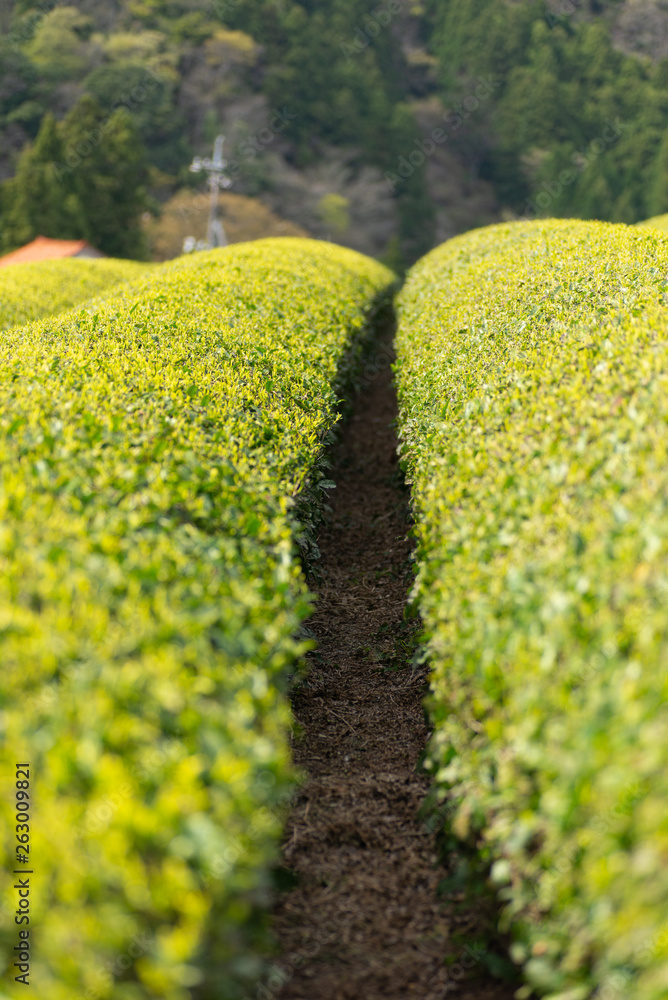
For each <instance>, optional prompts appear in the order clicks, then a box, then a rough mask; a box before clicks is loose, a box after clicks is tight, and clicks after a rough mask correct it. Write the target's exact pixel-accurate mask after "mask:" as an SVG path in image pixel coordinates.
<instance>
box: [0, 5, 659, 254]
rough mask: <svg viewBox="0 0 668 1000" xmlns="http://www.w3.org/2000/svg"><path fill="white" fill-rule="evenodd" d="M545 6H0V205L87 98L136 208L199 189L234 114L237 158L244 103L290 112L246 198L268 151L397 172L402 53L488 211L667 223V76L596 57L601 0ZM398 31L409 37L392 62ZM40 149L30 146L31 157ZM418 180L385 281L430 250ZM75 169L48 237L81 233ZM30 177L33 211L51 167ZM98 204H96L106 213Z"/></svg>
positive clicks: (303, 164) (405, 92)
mask: <svg viewBox="0 0 668 1000" xmlns="http://www.w3.org/2000/svg"><path fill="white" fill-rule="evenodd" d="M549 3H550V4H552V5H553V6H552V7H550V6H548V0H423V2H422V3H420V4H414V3H411V4H408V3H407V2H406V0H380V2H379V3H376V4H371V5H370V4H369V3H368V0H299V2H297V0H115V2H114V3H113V4H99V3H97V2H96V0H69V2H65V3H58V2H57V0H16V2H14V3H13V4H12V3H9V2H8V0H0V23H1V24H2V25H3V27H4V32H3V34H2V37H1V39H0V181H3V180H4V181H5V187H6V188H7V182H9V183H10V184H13V183H14V182H13V181H11V182H10V181H9V179H10V178H12V177H14V175H15V174H17V172H20V171H21V170H22V171H23V172H24V175H25V171H26V170H27V169H28V167H27V166H26V164H28V163H29V162H32V160H31V157H32V158H33V159H34V157H36V156H38V153H39V149H40V148H41V146H42V145H44V144H46V143H47V140H48V142H52V141H53V122H52V123H51V124H49V125H48V128H47V126H46V122H47V118H48V116H49V115H52V116H53V118H54V119H55V121H56V122H59V123H62V122H63V121H64V120H65V119H66V118H67V116H68V115H70V114H72V113H73V112H74V109H75V108H76V107H79V106H80V102H81V101H82V99H83V98H84V97H85V96H86V95H89V96H91V97H93V98H94V99H95V101H96V102H97V104H98V105H99V109H100V113H101V114H102V115H103V116H106V118H110V117H111V116H113V115H115V114H116V113H117V112H119V111H122V110H123V109H125V112H126V115H127V116H129V118H130V119H131V120H132V122H133V125H134V128H135V130H136V132H137V134H138V135H139V136H140V137H141V143H143V145H144V147H145V154H146V158H147V162H148V165H149V177H148V182H147V180H146V179H145V177H144V175H143V174H142V171H141V170H138V169H136V167H135V166H132V165H131V166H130V167H129V168H128V169H127V170H126V171H125V172H124V173H123V174H122V177H123V183H125V184H136V185H137V189H136V192H134V193H130V194H129V195H128V201H129V203H132V204H133V205H138V204H140V203H141V202H142V200H143V199H144V189H145V188H146V185H147V183H148V188H149V191H150V193H151V195H152V196H153V197H154V198H157V199H158V200H159V201H166V199H167V198H169V197H170V196H171V195H172V194H173V193H174V192H175V191H176V190H179V189H182V188H183V187H187V186H193V185H195V184H196V183H199V182H200V181H201V178H197V179H195V178H194V176H193V175H192V174H189V173H188V169H187V168H188V165H189V162H190V159H191V157H192V155H193V153H194V152H199V153H202V152H208V150H209V148H210V143H211V139H212V138H213V136H214V135H215V134H216V132H217V131H219V130H220V123H221V122H222V121H223V120H224V119H225V115H226V109H228V108H229V107H230V106H235V107H238V108H239V109H240V110H239V111H238V112H237V111H235V112H234V114H235V115H238V118H236V117H235V118H234V121H235V122H236V126H238V128H237V131H238V132H239V135H238V137H237V138H238V139H244V138H247V139H248V140H249V141H251V142H252V141H253V140H254V134H253V128H257V127H258V126H257V125H255V126H251V127H250V128H249V130H248V136H244V135H243V134H242V133H243V129H244V127H245V124H244V123H245V120H246V111H245V109H246V108H248V109H251V108H253V107H257V106H258V105H257V103H256V104H253V101H256V99H257V98H258V97H260V95H262V96H263V97H264V98H265V100H266V102H267V105H268V107H269V108H278V109H283V108H288V109H289V112H290V124H289V128H287V129H285V130H284V131H282V132H281V135H280V142H277V143H274V145H272V146H271V147H270V148H269V149H268V150H267V151H266V156H265V150H264V149H262V150H260V152H259V153H258V155H255V154H253V155H252V156H250V155H248V156H243V155H242V156H241V157H239V158H238V159H239V162H238V173H237V174H236V175H235V188H234V189H235V191H238V192H239V193H242V194H245V195H256V194H258V193H262V191H264V190H266V189H267V188H268V187H270V185H271V184H272V183H273V181H272V177H273V174H272V172H271V170H270V169H269V167H268V164H269V159H268V158H267V157H269V158H271V156H274V155H275V152H276V150H278V149H279V147H280V155H281V156H282V157H284V159H285V161H286V162H287V163H288V164H289V165H290V166H291V167H296V168H297V169H307V168H310V167H311V166H312V165H314V164H316V165H317V164H318V163H321V162H326V161H327V159H328V156H329V155H330V151H331V149H332V148H336V147H341V148H345V149H347V150H354V151H355V157H356V162H358V163H359V167H360V170H361V169H362V168H364V169H366V168H368V166H373V167H375V168H377V169H379V170H380V171H382V172H394V171H396V169H397V163H398V161H399V159H400V158H401V157H402V156H406V155H408V153H409V151H410V150H411V149H413V147H414V143H415V140H416V139H419V138H420V137H421V136H420V130H419V127H418V125H417V123H416V119H415V116H414V113H413V104H414V102H415V101H416V99H419V98H421V97H422V96H424V91H422V90H419V88H418V89H417V90H416V89H415V86H416V85H415V81H416V80H419V79H421V77H420V73H419V72H418V70H417V69H416V68H415V67H416V66H418V62H419V60H418V61H417V62H416V61H415V59H413V60H412V62H411V60H410V59H409V58H408V56H407V54H406V53H407V52H409V49H410V52H413V53H414V51H415V46H416V45H417V46H423V49H427V50H428V52H427V53H424V52H423V55H424V59H426V60H427V61H428V60H430V59H431V61H432V62H433V61H434V58H435V59H436V62H437V65H438V67H439V78H438V87H439V90H440V96H441V97H442V100H443V103H444V104H445V105H446V107H450V108H454V109H455V110H456V109H457V107H458V106H459V112H458V113H457V116H456V119H458V120H461V119H464V124H463V125H462V128H461V130H460V131H459V132H458V133H457V136H456V137H455V136H454V135H453V137H452V141H451V143H450V147H449V148H450V149H451V150H453V153H455V154H456V152H457V150H458V149H460V148H461V150H462V153H461V155H462V157H463V158H464V157H468V159H469V160H470V161H471V163H473V162H474V161H475V166H474V167H472V168H471V169H474V170H476V171H478V172H479V174H480V175H481V176H482V177H483V178H485V179H486V180H488V181H490V182H491V183H492V185H493V186H494V188H495V191H496V194H497V197H498V200H499V202H500V204H501V205H505V206H508V207H510V208H511V209H513V210H514V211H516V212H519V213H523V212H527V213H529V214H537V213H542V214H547V215H580V216H583V217H596V218H601V219H612V220H616V221H625V222H633V221H636V220H638V219H641V218H645V217H647V216H648V215H652V214H656V213H661V212H664V211H668V146H667V145H666V141H664V132H665V125H666V122H667V120H668V62H655V63H652V62H651V61H650V60H649V59H643V60H641V59H639V58H636V57H634V56H632V55H627V54H624V53H622V52H621V51H619V50H618V49H616V48H615V47H614V46H613V44H612V35H611V17H612V13H613V12H614V11H615V10H616V9H617V8H618V4H617V3H615V2H614V0H549ZM411 18H412V20H410V25H411V28H410V30H411V31H412V32H413V36H412V38H411V40H410V45H409V47H408V48H407V49H404V47H403V46H402V32H403V31H404V28H405V25H406V24H407V23H408V21H407V19H411ZM402 19H403V20H402ZM409 55H410V53H409ZM423 61H424V60H423ZM420 65H421V64H420ZM425 65H427V63H426V62H425ZM418 68H419V67H418ZM480 77H484V78H485V80H487V81H493V83H494V86H493V90H492V96H491V98H489V99H488V100H486V103H485V109H484V111H480V112H476V111H475V110H473V111H466V112H462V110H461V106H462V105H463V107H464V108H466V106H467V102H468V103H469V105H471V103H472V102H473V103H475V101H474V98H473V95H474V94H475V91H476V88H477V87H479V78H480ZM412 88H413V89H412ZM234 102H237V104H236V105H234ZM244 102H245V103H244ZM460 114H461V119H460V118H459V115H460ZM123 120H125V119H123ZM117 121H118V122H120V121H121V118H118V119H117ZM40 126H42V127H43V128H45V129H46V131H45V133H44V135H42V133H41V132H40ZM236 126H235V127H236ZM118 127H119V128H120V125H119V126H118ZM128 128H129V126H128ZM266 131H267V130H266V129H265V132H266ZM38 132H40V142H39V143H37V145H33V146H32V147H30V143H31V142H32V143H35V140H36V139H37V136H38ZM49 136H51V138H49ZM119 141H120V140H119ZM128 141H130V140H129V139H128ZM272 141H273V140H272ZM137 142H138V140H137V138H136V136H135V137H134V138H133V139H132V141H131V143H130V144H131V145H132V147H133V149H134V150H135V151H136V149H137ZM457 143H459V144H460V145H459V146H458V145H457ZM243 145H244V144H243V143H241V146H243ZM245 148H249V147H245ZM30 149H32V151H31V152H29V150H30ZM99 155H100V157H103V155H104V154H102V153H101V152H100V154H99ZM115 155H116V153H115V152H114V151H113V150H111V149H110V150H109V156H110V157H111V159H113V158H114V156H115ZM137 155H138V154H137ZM40 156H41V154H40ZM96 156H97V154H96ZM38 160H39V156H38ZM132 163H135V161H134V160H132ZM427 166H429V163H425V164H424V165H422V166H419V167H417V168H416V169H415V170H414V172H413V173H412V174H411V176H410V177H409V178H407V179H406V180H405V182H404V183H402V184H401V185H399V186H398V187H397V188H396V191H395V193H394V197H395V198H396V207H397V212H396V218H397V220H398V223H397V225H398V231H397V233H396V240H394V241H393V242H392V247H391V253H392V259H393V261H394V262H395V265H396V266H400V265H401V266H404V265H405V264H408V263H410V262H411V261H412V260H414V259H415V258H416V257H417V256H419V255H420V254H422V253H423V252H424V251H426V250H427V249H429V247H430V246H431V245H432V243H433V240H434V215H435V212H434V206H433V204H432V202H431V200H430V197H429V193H428V188H427V182H426V169H427ZM30 169H31V170H34V169H36V168H35V167H30ZM89 169H90V170H92V169H95V170H98V171H99V170H102V172H103V173H104V170H103V164H102V161H101V160H100V161H99V162H98V161H97V160H95V157H93V158H92V159H90V160H87V161H86V164H84V165H83V166H82V167H81V169H80V170H79V171H78V172H77V181H76V184H75V183H74V181H73V182H72V183H73V184H74V187H76V188H77V190H76V191H74V190H73V192H71V197H72V198H75V199H76V198H79V199H83V200H82V202H81V204H80V208H78V209H76V211H75V209H74V208H72V204H73V203H71V204H69V207H67V206H65V205H62V206H60V207H59V208H58V209H55V208H54V209H53V210H49V212H51V211H52V213H53V217H54V219H55V218H60V219H62V224H63V226H65V228H67V226H69V227H70V228H71V226H72V225H73V224H74V223H73V222H72V220H73V218H74V217H77V218H79V222H78V223H77V225H78V226H79V228H81V225H83V223H82V222H81V217H80V216H77V212H79V211H83V212H84V215H85V216H88V215H89V214H90V213H91V212H92V211H93V205H92V203H91V202H90V201H89V200H88V198H87V197H85V196H84V195H83V194H82V190H81V188H82V186H83V185H84V181H83V180H82V179H81V178H83V176H84V175H85V174H86V173H87V172H88V171H89ZM105 169H106V168H105ZM40 177H41V180H40V182H39V183H40V185H41V187H40V195H39V197H40V198H41V200H42V202H43V203H44V201H45V199H46V200H47V201H48V198H49V197H50V195H49V191H51V187H50V181H49V177H48V170H46V169H43V170H42V173H41V174H40ZM24 182H25V176H24V180H23V181H22V183H24ZM109 183H111V180H110V179H109ZM19 186H20V185H19ZM12 190H14V192H15V189H12V188H11V186H10V187H8V188H7V190H6V191H5V192H4V195H3V197H2V204H3V205H4V206H5V210H4V215H3V220H2V221H3V244H4V245H5V246H7V245H9V243H11V241H12V240H15V239H18V238H19V237H18V234H19V233H20V232H23V231H24V230H25V226H24V224H23V223H21V224H20V225H19V223H18V222H17V221H16V219H17V218H18V216H17V213H18V211H19V210H18V209H17V208H11V198H10V197H9V193H10V192H11V191H12ZM56 190H57V191H58V192H60V190H61V188H60V187H59V188H57V189H56ZM90 190H92V188H90ZM105 190H106V189H105ZM339 195H340V196H341V197H345V196H346V192H345V191H343V192H339ZM114 197H116V198H118V197H120V195H119V192H118V191H116V194H115V195H114ZM105 199H107V201H108V197H107V194H106V193H105V194H104V197H102V196H101V201H102V202H103V203H104V204H105V205H106V204H107V201H105ZM98 200H99V199H98ZM106 211H107V209H106V208H104V210H103V211H102V210H101V214H102V215H103V214H105V213H106ZM132 211H134V209H133V210H132ZM49 212H46V215H45V216H43V217H49ZM8 213H9V215H8ZM59 213H60V214H59ZM99 214H100V213H99ZM91 220H92V217H91ZM91 220H87V221H86V225H88V226H89V227H90V226H91V225H92V221H91ZM66 222H67V226H66V225H65V224H66ZM22 226H24V228H23V229H22V228H21V227H22ZM68 231H69V230H68ZM129 242H131V240H130V241H129ZM388 252H389V249H388ZM396 262H400V265H399V264H397V263H396Z"/></svg>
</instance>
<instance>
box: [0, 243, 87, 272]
mask: <svg viewBox="0 0 668 1000" xmlns="http://www.w3.org/2000/svg"><path fill="white" fill-rule="evenodd" d="M82 250H83V251H86V250H87V251H90V252H91V255H93V254H94V255H95V256H96V257H97V256H100V257H102V256H103V254H101V253H99V251H97V250H94V249H93V247H91V246H90V244H88V243H86V241H85V240H52V239H50V238H49V237H48V236H38V237H37V238H36V239H34V240H33V241H32V243H27V244H26V246H24V247H20V249H18V250H14V251H12V253H8V254H5V256H4V257H0V267H5V266H6V265H7V264H28V263H30V262H32V261H37V260H54V259H56V258H60V257H77V256H78V255H79V254H80V253H81V252H82Z"/></svg>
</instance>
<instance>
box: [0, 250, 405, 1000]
mask: <svg viewBox="0 0 668 1000" xmlns="http://www.w3.org/2000/svg"><path fill="white" fill-rule="evenodd" d="M392 280H393V275H392V274H391V273H390V272H389V271H388V270H387V269H386V268H384V267H382V266H381V265H379V264H377V263H375V262H373V261H370V260H368V259H366V258H364V257H362V256H360V255H359V254H356V253H354V252H353V251H349V250H346V249H343V248H340V247H335V246H332V245H331V244H322V243H317V242H315V241H312V240H298V239H282V240H264V241H259V242H257V243H253V244H239V245H237V246H235V247H233V248H230V249H227V250H225V251H223V252H220V251H213V252H211V253H205V254H198V255H197V256H196V257H193V258H190V259H188V260H186V261H184V262H180V263H178V264H176V265H170V266H169V268H166V269H159V270H157V271H155V272H153V273H152V274H150V275H148V276H146V277H144V278H142V279H140V280H139V281H137V282H135V283H134V284H132V285H128V286H125V287H124V289H123V290H122V291H120V292H119V293H117V294H115V295H113V297H111V298H109V299H107V300H105V301H104V302H103V303H101V304H99V303H98V304H97V305H96V306H95V307H94V308H87V309H84V308H82V309H79V310H76V311H73V312H70V313H68V314H66V315H65V316H63V317H61V318H60V319H58V320H55V321H54V320H50V321H47V320H43V321H41V322H38V323H35V324H33V325H28V326H25V327H22V328H15V329H12V330H10V331H9V332H8V333H7V334H6V335H5V336H4V338H3V340H2V342H1V343H0V657H1V660H2V673H1V675H0V710H1V715H0V721H1V739H0V762H1V763H0V771H1V772H2V774H4V775H6V776H7V775H10V776H11V775H13V773H14V764H15V762H16V761H29V762H30V764H31V775H32V796H33V798H32V804H33V816H32V827H31V838H32V840H31V849H32V853H31V860H32V859H33V858H34V869H35V875H34V876H33V881H32V886H33V888H32V897H31V907H32V909H31V928H34V938H33V939H34V941H35V948H34V956H33V963H32V972H31V990H30V995H31V996H34V997H37V998H38V1000H71V998H72V997H74V996H76V997H77V998H79V1000H84V998H85V1000H97V998H113V1000H148V998H156V997H160V998H161V1000H188V998H190V997H191V996H193V995H196V996H197V997H198V998H199V1000H207V998H216V1000H220V998H221V997H225V1000H234V998H235V997H237V996H238V995H239V994H240V992H241V991H242V989H243V988H244V984H245V985H246V986H247V985H248V983H249V982H252V981H253V980H254V978H255V977H256V976H257V975H258V973H259V970H260V962H261V959H260V956H261V954H262V950H263V948H264V947H265V945H266V928H265V924H264V920H263V918H262V910H263V907H264V906H265V905H266V902H267V895H268V891H269V889H270V886H271V875H270V868H271V866H272V864H274V863H275V861H276V858H277V849H276V843H277V838H278V836H279V835H280V829H281V819H282V803H284V801H285V798H286V795H287V794H288V793H289V792H290V790H291V788H292V787H293V783H294V772H293V769H292V765H291V761H290V754H289V747H288V736H287V733H288V729H289V725H290V717H289V710H288V707H287V700H286V698H285V697H284V692H285V689H286V685H287V683H288V680H289V675H290V673H291V672H292V671H293V670H294V669H295V666H296V664H297V663H298V659H299V657H300V655H301V653H302V652H303V650H304V648H305V646H304V643H303V642H300V641H299V640H298V639H296V638H295V636H296V635H297V634H298V630H299V625H300V622H301V621H302V620H303V619H304V617H305V616H306V615H307V614H308V612H309V608H310V601H309V595H308V593H307V590H306V588H305V584H304V581H303V578H302V575H301V571H300V566H299V559H298V558H297V556H296V552H297V549H296V544H295V541H296V539H295V532H296V531H297V530H298V528H297V525H296V522H295V520H294V505H295V500H296V498H299V497H303V496H304V495H306V496H307V497H308V499H309V502H310V504H311V506H313V504H317V503H318V502H319V501H318V497H320V498H322V497H323V496H324V495H325V494H324V492H323V491H324V490H326V488H328V487H329V485H331V484H329V483H328V482H327V481H326V480H324V473H323V469H322V461H321V459H322V451H323V445H324V442H325V441H326V440H327V439H328V436H329V435H330V434H331V429H332V426H333V424H334V422H335V420H336V416H337V405H338V402H339V400H338V392H339V388H340V385H341V383H342V380H343V379H344V378H345V377H346V374H347V369H348V368H350V367H351V366H352V365H353V363H354V360H355V354H356V351H357V349H358V347H359V345H360V344H361V342H362V339H363V336H364V335H365V331H366V330H367V328H368V321H369V318H370V316H371V314H372V313H373V310H374V308H375V307H376V306H377V304H378V303H379V302H380V300H381V299H382V298H383V297H384V296H386V295H387V293H388V290H389V289H390V286H391V283H392ZM0 815H1V816H2V835H1V836H2V840H1V843H2V853H3V858H2V862H3V863H2V866H1V867H2V871H3V874H2V876H0V877H1V878H2V896H1V899H2V905H3V909H2V911H1V916H2V918H3V919H2V927H1V928H0V943H1V948H2V960H3V966H4V978H3V982H4V987H3V990H4V992H3V995H6V996H9V997H21V996H23V995H24V992H26V991H25V987H24V986H23V985H21V984H20V983H19V984H17V983H16V982H15V981H14V979H13V972H12V970H11V967H10V963H11V962H12V960H13V959H12V957H11V956H12V955H13V952H12V949H13V948H14V946H15V945H16V944H18V928H17V927H16V926H15V924H14V918H13V914H14V910H15V907H16V890H15V889H13V888H12V886H13V880H14V878H15V876H14V875H12V874H11V872H12V869H13V868H14V867H15V865H14V864H13V858H14V854H15V848H16V843H15V836H14V819H13V800H12V798H11V789H10V790H9V792H8V793H7V794H5V793H3V795H2V797H1V800H0Z"/></svg>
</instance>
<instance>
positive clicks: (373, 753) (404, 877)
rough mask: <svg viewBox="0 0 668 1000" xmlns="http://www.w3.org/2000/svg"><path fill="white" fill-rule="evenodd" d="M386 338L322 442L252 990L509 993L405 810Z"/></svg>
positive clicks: (467, 907)
mask: <svg viewBox="0 0 668 1000" xmlns="http://www.w3.org/2000/svg"><path fill="white" fill-rule="evenodd" d="M390 342H391V337H390V334H389V332H388V334H387V335H386V337H385V340H384V342H383V343H380V344H379V345H378V347H377V358H378V359H379V363H378V365H377V367H378V368H379V369H380V370H379V371H378V372H377V374H376V375H375V377H373V378H372V379H371V380H370V384H367V386H366V388H365V389H364V390H363V391H361V392H360V393H359V394H358V395H357V397H356V399H355V400H354V404H353V406H354V409H353V413H352V416H351V418H350V419H349V421H348V422H347V424H346V425H345V426H344V427H343V430H342V434H341V438H340V441H339V443H338V445H337V446H336V448H335V451H334V455H333V456H332V457H333V461H334V468H333V470H332V473H331V477H332V479H333V480H334V481H335V482H336V483H337V488H336V490H333V491H332V494H331V501H330V503H331V506H332V508H333V511H332V514H331V515H329V516H328V523H327V524H326V526H325V528H324V530H323V531H322V532H321V535H320V538H319V546H320V550H321V553H322V564H321V571H322V581H321V583H320V584H319V586H318V591H319V600H318V605H317V611H316V613H315V615H314V617H313V619H312V620H311V622H310V623H309V625H310V627H311V628H312V629H313V631H314V632H315V634H316V636H317V640H318V649H317V650H316V651H315V652H314V654H312V656H311V661H312V663H311V670H310V673H309V675H308V677H307V679H306V680H305V681H304V682H303V683H302V684H301V685H300V686H299V687H298V689H297V690H296V692H295V694H294V698H293V705H294V712H295V715H296V718H297V720H298V722H299V724H300V726H301V727H302V730H303V733H302V735H301V736H299V737H297V738H296V739H295V741H294V757H295V760H296V762H297V764H298V765H299V766H301V767H302V768H303V769H305V770H306V771H307V772H308V775H309V779H308V782H307V783H306V784H305V785H304V787H303V788H302V789H301V791H300V793H299V795H298V797H297V799H296V801H295V803H294V806H293V810H292V814H291V816H290V819H289V822H288V825H287V829H286V840H285V844H284V848H283V853H284V860H285V865H286V867H287V868H288V869H290V870H291V871H292V872H294V873H295V875H296V877H297V887H296V888H293V889H292V890H291V891H286V892H285V893H283V895H282V896H281V898H280V900H279V902H278V905H277V908H276V910H275V913H274V930H275V933H276V934H277V936H278V938H279V940H280V943H281V947H282V948H283V954H282V956H281V957H280V958H279V959H278V961H277V965H276V967H275V968H276V970H277V972H276V975H275V976H273V977H272V980H271V981H269V982H268V983H267V984H266V986H265V992H264V994H263V996H264V998H265V1000H268V997H271V998H272V1000H273V998H274V997H276V998H278V1000H412V998H420V1000H442V998H443V997H446V996H447V997H448V998H450V997H456V998H460V1000H511V998H512V996H513V993H514V989H515V988H516V987H513V986H509V985H508V984H504V983H500V982H499V981H497V980H495V979H493V978H492V977H491V976H490V974H489V973H488V972H487V966H486V961H485V959H486V953H485V948H484V946H479V944H477V943H476V941H478V942H479V941H480V938H479V937H478V932H479V931H480V919H481V918H480V913H479V912H478V909H477V907H476V906H475V905H474V904H472V903H471V902H468V903H467V902H466V899H465V897H464V896H463V894H462V893H459V894H457V893H451V894H450V895H444V894H443V893H441V894H440V895H439V883H440V882H441V881H442V880H443V879H444V878H446V877H447V875H448V870H447V869H446V868H444V867H442V866H441V865H439V864H438V860H437V849H436V843H435V839H434V835H433V834H432V833H431V832H430V831H429V829H428V828H427V827H426V826H425V824H424V822H422V821H421V819H420V818H419V817H418V811H419V808H420V806H421V804H422V802H423V800H424V797H425V793H426V791H427V787H428V781H427V778H426V777H425V775H424V773H423V772H420V770H419V762H420V757H421V754H422V753H423V751H424V748H425V744H426V742H427V740H428V737H429V728H428V724H427V722H426V719H425V714H424V711H423V708H422V700H423V698H424V695H425V693H426V689H427V684H428V679H427V674H426V668H424V667H415V666H411V656H412V650H411V648H410V641H409V640H410V631H411V627H412V626H411V623H410V622H407V621H406V619H405V618H404V607H405V604H406V596H407V590H408V589H409V587H410V582H411V580H412V576H413V574H412V571H411V562H410V557H411V540H410V535H409V530H410V518H409V514H408V492H407V490H406V488H405V486H404V485H403V483H402V480H401V475H400V472H399V469H398V465H397V456H396V444H397V442H396V429H395V420H396V415H397V414H396V398H395V394H394V390H393V387H392V373H391V370H390V364H389V361H390V356H391V348H390V347H389V344H390ZM402 660H403V662H402ZM453 860H454V859H453Z"/></svg>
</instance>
